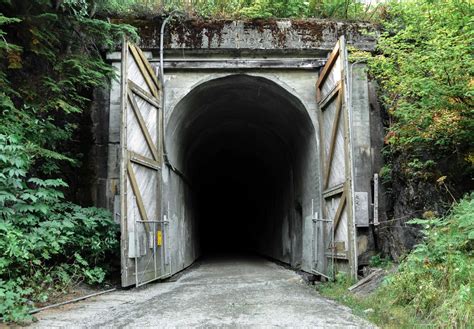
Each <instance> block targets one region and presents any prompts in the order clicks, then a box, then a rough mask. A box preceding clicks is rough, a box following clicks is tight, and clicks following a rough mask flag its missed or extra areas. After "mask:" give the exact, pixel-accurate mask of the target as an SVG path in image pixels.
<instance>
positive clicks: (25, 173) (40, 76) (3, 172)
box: [0, 0, 136, 321]
mask: <svg viewBox="0 0 474 329" xmlns="http://www.w3.org/2000/svg"><path fill="white" fill-rule="evenodd" d="M99 3H100V4H104V3H105V2H104V1H98V3H96V2H95V1H92V0H64V1H43V0H32V1H30V0H28V1H27V0H15V1H0V12H1V14H0V117H1V125H0V316H3V317H4V319H5V320H7V321H19V320H22V319H24V318H25V317H28V316H27V313H28V310H29V309H31V307H33V306H34V304H35V303H37V302H45V301H47V299H48V298H49V297H51V296H53V295H54V294H57V293H61V292H64V291H66V290H67V289H68V288H69V287H71V286H72V285H74V284H76V283H78V282H87V283H90V284H97V283H100V282H103V280H104V278H105V276H106V274H107V273H109V272H110V270H111V262H110V259H116V258H117V257H116V256H114V257H111V255H112V254H113V253H115V252H116V251H117V250H118V240H117V225H116V224H115V223H114V222H113V220H112V219H111V215H110V214H109V213H108V212H106V211H104V210H101V209H96V208H83V207H80V206H78V205H75V204H72V203H69V202H66V201H65V199H64V195H63V192H64V191H66V190H67V186H68V185H67V184H66V183H65V182H64V181H63V180H62V179H58V178H57V176H58V175H59V173H60V169H62V170H64V169H65V168H68V167H69V166H71V165H73V166H76V165H78V163H79V161H80V154H79V152H78V150H77V148H75V145H76V144H77V143H74V142H73V139H74V138H75V137H76V134H77V127H78V125H79V123H80V122H81V120H83V118H82V116H83V112H84V110H85V109H87V108H88V106H89V103H90V95H91V89H92V88H94V87H97V86H106V85H107V83H108V82H109V81H110V79H112V78H113V77H114V72H113V70H112V68H111V67H110V65H109V64H107V63H106V62H105V61H104V59H103V54H104V52H105V51H107V50H108V49H113V48H114V47H115V46H116V45H117V43H118V42H121V40H122V37H123V36H124V35H125V34H128V35H130V36H131V37H132V38H133V37H136V34H135V32H134V30H132V29H131V28H130V27H128V26H119V25H115V24H110V23H109V22H108V21H106V20H102V19H97V18H95V17H94V12H95V11H96V8H97V5H98V4H99ZM55 176H56V177H55Z"/></svg>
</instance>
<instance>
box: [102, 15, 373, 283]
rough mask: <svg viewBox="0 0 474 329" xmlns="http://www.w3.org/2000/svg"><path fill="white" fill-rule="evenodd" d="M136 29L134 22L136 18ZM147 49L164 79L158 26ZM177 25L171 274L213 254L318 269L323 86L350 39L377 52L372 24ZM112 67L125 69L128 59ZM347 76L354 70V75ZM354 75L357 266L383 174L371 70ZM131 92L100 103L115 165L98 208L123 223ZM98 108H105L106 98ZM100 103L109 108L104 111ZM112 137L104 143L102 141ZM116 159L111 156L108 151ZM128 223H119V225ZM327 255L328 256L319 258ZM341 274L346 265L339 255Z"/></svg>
mask: <svg viewBox="0 0 474 329" xmlns="http://www.w3.org/2000/svg"><path fill="white" fill-rule="evenodd" d="M132 23H133V22H132ZM135 24H136V25H137V26H139V27H140V29H141V33H142V35H143V36H144V39H143V40H142V43H141V47H142V48H143V49H144V51H145V54H146V56H147V57H148V60H149V61H150V63H151V65H152V66H153V67H154V69H155V70H156V72H157V74H158V72H159V60H158V59H159V57H158V54H159V49H158V47H157V45H158V44H159V42H158V41H159V39H158V38H159V34H157V31H158V28H159V25H157V24H156V23H153V22H139V23H137V22H135ZM181 24H182V25H180V24H179V23H174V24H172V25H171V26H170V28H169V29H168V30H167V31H168V32H167V33H166V39H165V41H166V42H165V50H164V51H165V62H164V71H165V74H164V76H163V77H160V78H161V79H162V84H163V86H164V87H163V90H162V93H163V97H164V100H165V101H164V111H163V120H164V125H163V127H164V133H163V135H164V155H165V157H166V158H167V160H168V164H169V165H163V166H162V167H161V174H162V195H161V204H162V213H161V215H162V218H163V219H164V220H166V221H167V227H166V229H165V231H164V232H163V234H164V236H165V237H164V239H165V245H164V248H165V252H164V257H165V259H164V262H165V263H166V266H167V268H168V272H169V274H173V273H176V272H178V271H180V270H182V269H184V268H186V267H188V266H189V265H191V264H192V263H193V262H194V261H195V260H196V259H197V258H198V257H199V256H201V255H202V254H203V253H204V252H207V251H220V252H222V251H223V250H230V251H236V250H243V251H253V252H256V253H258V254H261V255H264V256H267V257H270V258H272V259H275V260H278V261H281V262H284V263H287V264H289V265H290V266H291V267H293V268H295V269H301V270H303V271H306V272H308V273H313V274H318V273H320V272H321V269H320V267H321V266H322V265H321V264H322V263H323V261H322V258H325V257H327V255H325V254H324V252H322V253H321V251H320V250H319V249H321V248H319V249H318V244H321V243H323V242H322V240H323V237H322V234H323V233H322V232H319V231H318V228H317V224H316V223H317V220H329V219H327V218H326V219H325V218H324V217H325V216H324V215H325V214H324V212H323V211H322V198H323V197H322V193H323V191H322V190H323V187H322V184H323V182H322V178H321V177H322V166H321V147H322V145H320V144H321V140H320V134H321V132H320V125H321V123H320V115H319V114H318V111H319V110H320V108H319V105H318V102H317V95H316V88H315V84H316V81H317V80H318V77H319V74H320V72H321V69H322V68H323V66H324V64H325V63H326V59H327V57H328V55H329V53H330V52H331V50H332V47H333V45H334V44H335V43H336V42H337V40H338V37H339V36H341V35H345V36H346V39H347V40H348V43H349V44H351V45H352V46H354V47H357V48H359V49H363V50H372V49H373V48H374V44H375V40H374V39H373V38H372V37H368V36H366V35H365V34H364V31H366V30H371V29H372V30H373V28H372V27H371V26H369V25H364V24H359V25H357V24H351V23H337V22H327V21H315V20H312V21H307V22H296V23H295V22H291V21H272V22H267V23H258V24H257V23H252V24H250V23H248V22H230V21H223V22H218V23H213V24H211V23H202V22H201V23H200V24H198V23H196V22H194V23H193V22H185V23H181ZM109 60H110V61H111V63H112V65H114V66H115V67H116V68H117V70H118V71H120V67H121V65H120V61H121V57H120V53H112V54H110V55H109ZM347 70H348V71H349V72H347ZM345 73H347V75H348V77H349V80H350V81H347V83H348V86H349V90H348V91H346V92H348V95H349V101H350V106H351V111H352V112H351V118H350V124H351V140H352V144H351V147H352V151H351V154H352V161H353V162H354V163H355V166H354V173H353V175H352V177H353V181H354V182H355V183H354V184H355V186H356V187H355V190H354V192H355V196H356V204H355V206H354V209H355V218H356V220H355V221H356V222H355V226H356V250H357V256H358V260H359V266H360V265H363V264H364V263H365V262H366V261H367V260H368V258H369V255H370V254H371V251H372V249H373V246H372V239H371V235H370V230H369V225H370V223H371V222H372V211H371V202H372V192H371V186H372V185H371V178H372V176H373V173H374V172H376V171H377V168H376V167H377V164H376V163H375V162H374V152H376V150H375V151H374V149H373V146H374V143H373V142H372V141H373V139H374V136H372V135H371V130H373V127H372V126H374V124H375V123H374V120H373V118H372V117H373V115H372V114H371V110H370V104H369V89H370V88H369V82H368V80H367V76H366V72H365V66H364V65H363V64H358V63H353V64H350V65H349V66H348V67H347V68H346V71H345ZM120 95H121V88H120V83H119V81H114V82H113V83H112V86H111V90H110V93H108V94H107V95H106V96H105V97H104V99H103V100H102V103H103V104H102V106H103V107H104V108H106V112H105V113H106V118H103V119H102V120H99V121H98V124H97V126H96V131H95V134H96V136H98V138H97V139H98V140H102V141H104V140H105V141H106V142H104V143H103V145H101V147H100V148H98V150H99V153H102V154H103V156H104V158H105V157H106V159H107V160H106V161H104V162H105V163H103V164H102V165H99V167H100V166H102V169H101V168H99V169H98V172H99V174H98V176H99V177H98V183H97V191H98V192H97V195H104V196H105V198H104V197H102V198H97V203H98V205H100V206H106V207H107V208H109V209H111V210H114V213H115V214H118V215H117V218H119V211H118V209H120V207H119V204H118V203H119V202H120V201H119V198H118V195H119V193H120V191H119V186H120V185H119V180H120V161H121V155H120V154H121V153H120V152H121V151H120V150H121V145H120V122H121V114H120V113H121V105H120V102H121V100H120V99H121V98H120ZM98 103H100V102H98ZM99 107H100V106H99ZM104 135H106V137H104ZM105 155H106V156H105ZM118 220H119V219H118ZM318 250H319V251H318ZM338 266H339V267H340V269H343V270H348V269H347V268H346V267H347V264H346V265H344V261H343V260H341V262H340V264H339V265H338Z"/></svg>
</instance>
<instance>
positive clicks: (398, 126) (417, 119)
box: [370, 0, 474, 179]
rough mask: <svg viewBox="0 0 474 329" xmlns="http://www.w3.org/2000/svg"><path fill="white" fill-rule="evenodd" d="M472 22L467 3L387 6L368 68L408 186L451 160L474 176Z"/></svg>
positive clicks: (438, 0) (419, 0) (422, 0)
mask: <svg viewBox="0 0 474 329" xmlns="http://www.w3.org/2000/svg"><path fill="white" fill-rule="evenodd" d="M473 14H474V13H473V10H472V2H471V1H464V0H450V1H444V0H435V1H432V0H416V1H402V2H399V3H397V2H393V3H391V4H390V10H389V19H387V20H385V21H384V22H383V26H384V30H385V32H383V33H382V35H381V37H380V38H379V41H378V52H379V54H378V55H377V56H376V57H375V58H374V59H373V60H372V61H370V66H371V72H372V74H373V75H374V76H375V78H376V79H377V80H378V81H379V83H380V86H381V100H382V101H383V103H384V105H385V107H386V109H387V110H388V112H389V114H390V116H391V125H390V127H389V131H388V134H387V136H386V138H385V142H386V144H387V145H388V147H389V149H390V151H391V153H392V154H404V155H405V158H406V159H405V160H404V163H402V165H401V167H402V168H401V169H402V170H401V171H402V173H405V174H406V175H405V176H406V177H408V178H410V177H414V176H420V175H418V173H419V172H424V173H428V172H431V173H433V172H435V169H436V167H437V166H436V164H437V163H438V162H440V161H442V160H443V161H444V160H445V159H446V158H450V159H452V160H453V162H452V165H456V164H458V165H459V166H460V167H465V169H464V170H465V171H466V172H465V175H466V176H469V173H472V168H473V166H472V162H470V160H469V159H471V155H472V154H473V152H474V151H473V149H472V145H474V111H473V105H474V103H473V101H472V95H473V91H474V90H473V87H474V84H473V73H474V64H473V61H472V45H473V44H474V32H473V31H474V29H473V28H472V17H473ZM420 177H422V178H424V179H426V178H428V177H427V176H425V175H421V176H420ZM435 178H436V177H435Z"/></svg>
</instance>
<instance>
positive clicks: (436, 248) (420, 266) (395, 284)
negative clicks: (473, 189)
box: [387, 194, 474, 327]
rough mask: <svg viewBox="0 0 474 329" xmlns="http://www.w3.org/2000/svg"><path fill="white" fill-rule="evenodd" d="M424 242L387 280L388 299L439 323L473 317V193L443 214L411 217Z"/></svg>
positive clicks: (461, 321)
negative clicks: (421, 227)
mask: <svg viewBox="0 0 474 329" xmlns="http://www.w3.org/2000/svg"><path fill="white" fill-rule="evenodd" d="M411 223H412V224H417V225H422V226H423V228H424V229H423V233H424V235H425V240H424V242H423V243H421V244H419V245H418V246H416V248H415V249H414V250H413V251H412V252H411V253H410V255H409V256H408V257H407V258H406V260H404V262H403V263H402V264H401V265H400V268H399V272H398V273H397V274H396V275H395V276H393V277H391V278H390V280H389V282H388V284H389V287H390V289H389V290H387V292H390V294H391V295H392V297H393V303H394V304H398V305H407V306H409V307H412V308H413V309H414V310H415V311H416V312H417V314H419V315H421V316H422V317H425V318H427V319H430V320H434V321H436V323H437V324H439V325H440V326H443V327H462V326H466V325H467V324H469V323H472V319H473V316H474V194H472V195H471V196H469V197H466V198H465V199H463V200H462V201H461V202H460V203H459V204H457V205H456V206H455V207H454V209H453V211H452V213H451V214H450V215H449V216H448V217H446V218H434V219H416V220H412V221H411Z"/></svg>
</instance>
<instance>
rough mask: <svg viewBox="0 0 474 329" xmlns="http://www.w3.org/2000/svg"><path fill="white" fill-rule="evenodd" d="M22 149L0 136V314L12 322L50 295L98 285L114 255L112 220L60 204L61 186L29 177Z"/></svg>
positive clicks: (97, 212) (17, 142)
mask: <svg viewBox="0 0 474 329" xmlns="http://www.w3.org/2000/svg"><path fill="white" fill-rule="evenodd" d="M23 143H24V141H22V140H21V139H20V138H18V137H16V136H13V135H10V136H7V135H1V134H0V314H1V315H2V316H3V317H4V319H6V320H12V321H18V320H21V319H23V318H25V317H26V316H27V311H28V310H29V309H30V308H31V306H32V305H33V304H34V303H35V302H44V301H46V300H47V299H48V297H49V296H50V295H51V294H52V293H54V292H57V291H60V290H63V289H66V288H67V287H69V286H71V285H73V284H76V283H78V282H82V281H85V282H87V283H91V284H94V283H101V282H103V280H104V278H105V275H106V272H107V270H109V269H110V266H109V265H108V259H109V258H110V256H111V255H115V254H116V253H117V252H118V239H117V234H118V228H117V225H116V224H115V223H114V221H113V220H112V218H111V215H110V214H109V213H108V212H107V211H105V210H102V209H96V208H82V207H79V206H77V205H74V204H71V203H68V202H65V201H64V200H63V195H62V192H60V191H59V188H61V187H63V188H65V187H67V185H66V184H65V183H64V182H63V181H62V180H59V179H39V178H36V177H29V176H28V172H29V169H30V165H31V157H30V156H29V155H28V150H27V146H25V145H24V144H23ZM103 264H105V265H103Z"/></svg>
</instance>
